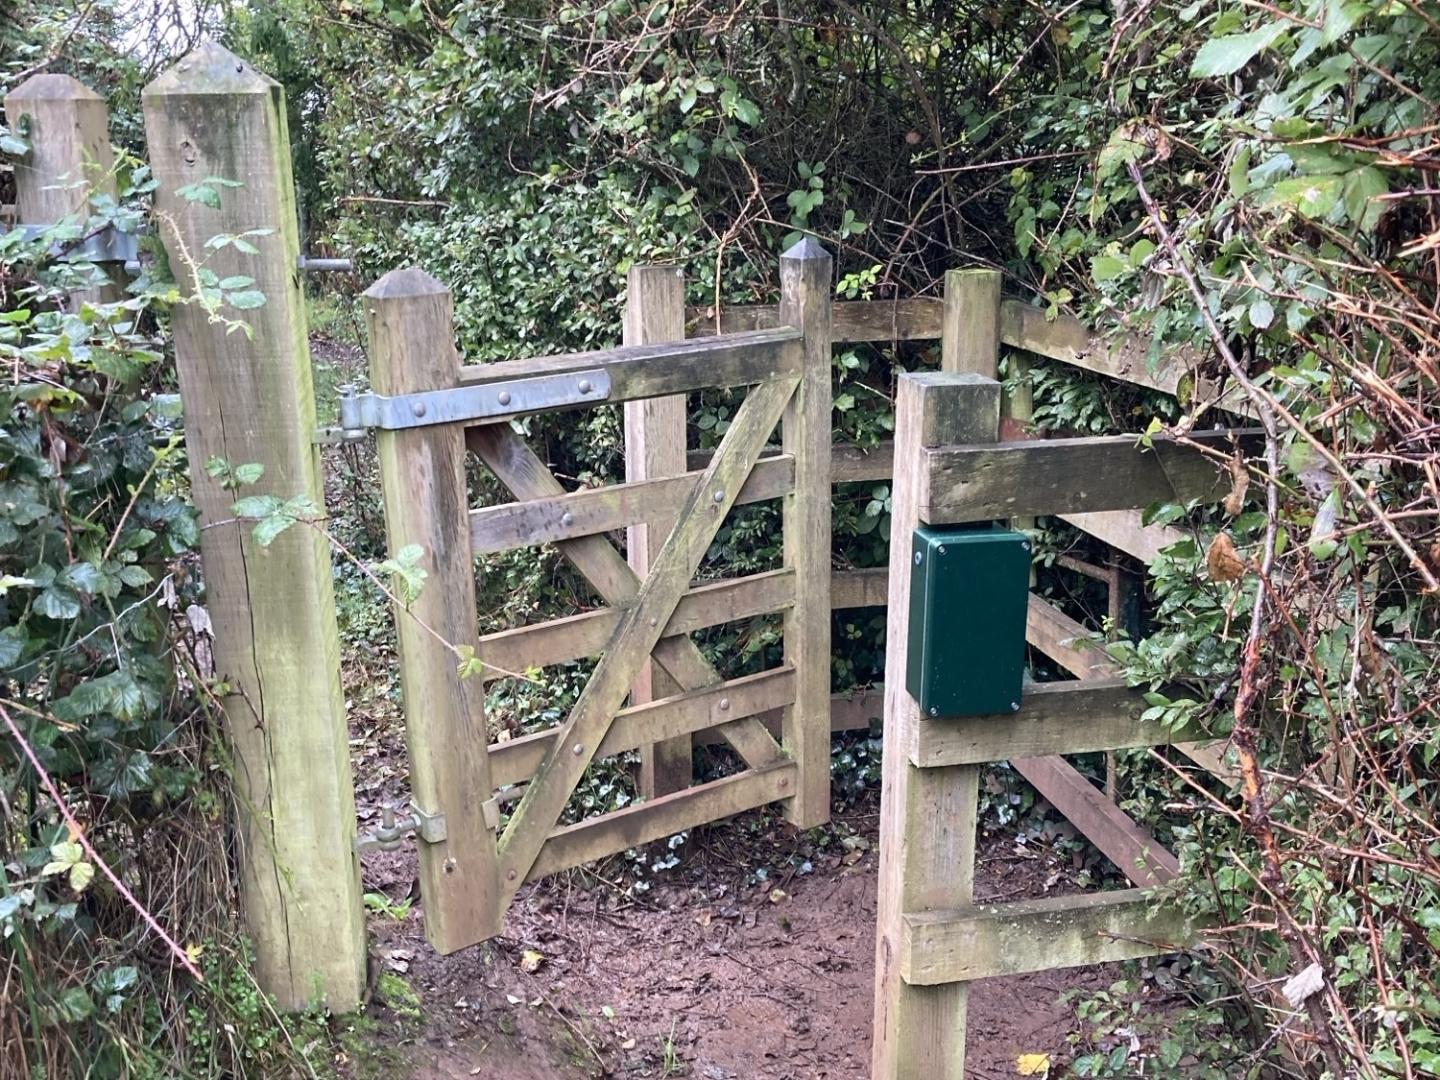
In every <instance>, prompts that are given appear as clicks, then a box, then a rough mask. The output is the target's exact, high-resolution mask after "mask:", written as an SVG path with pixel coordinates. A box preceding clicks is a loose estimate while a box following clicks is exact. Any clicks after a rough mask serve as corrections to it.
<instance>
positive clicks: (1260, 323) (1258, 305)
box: [1250, 297, 1275, 330]
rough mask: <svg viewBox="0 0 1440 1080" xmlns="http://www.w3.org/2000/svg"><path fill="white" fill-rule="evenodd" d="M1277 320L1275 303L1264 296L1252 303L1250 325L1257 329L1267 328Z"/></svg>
mask: <svg viewBox="0 0 1440 1080" xmlns="http://www.w3.org/2000/svg"><path fill="white" fill-rule="evenodd" d="M1274 321H1275V305H1274V304H1272V303H1270V301H1269V300H1266V299H1264V298H1263V297H1262V298H1261V299H1259V300H1256V301H1255V302H1254V303H1253V304H1251V305H1250V325H1251V326H1253V327H1255V329H1256V330H1266V329H1268V328H1269V327H1270V324H1271V323H1273V322H1274Z"/></svg>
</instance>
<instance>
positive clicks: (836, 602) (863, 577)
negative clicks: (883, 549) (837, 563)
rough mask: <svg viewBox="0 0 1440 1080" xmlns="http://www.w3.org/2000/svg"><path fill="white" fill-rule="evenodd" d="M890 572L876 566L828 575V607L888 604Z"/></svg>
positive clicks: (838, 608)
mask: <svg viewBox="0 0 1440 1080" xmlns="http://www.w3.org/2000/svg"><path fill="white" fill-rule="evenodd" d="M889 583H890V571H889V569H888V568H887V567H884V566H876V567H871V568H868V569H865V570H837V571H836V572H835V573H833V574H831V575H830V607H831V608H833V609H834V610H835V611H839V610H841V609H842V608H861V607H884V606H885V605H886V604H887V603H889V599H888V597H889V587H890V586H889Z"/></svg>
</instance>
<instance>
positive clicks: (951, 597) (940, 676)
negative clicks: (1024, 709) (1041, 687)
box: [905, 525, 1030, 717]
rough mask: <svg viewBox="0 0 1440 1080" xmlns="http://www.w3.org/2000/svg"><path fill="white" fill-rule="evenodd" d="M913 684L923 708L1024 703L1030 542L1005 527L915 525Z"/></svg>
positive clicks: (977, 712)
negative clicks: (1021, 701)
mask: <svg viewBox="0 0 1440 1080" xmlns="http://www.w3.org/2000/svg"><path fill="white" fill-rule="evenodd" d="M910 573H911V578H910V648H909V663H908V665H907V667H906V671H905V689H906V690H907V691H909V693H910V696H911V697H913V698H914V699H915V700H916V701H917V702H919V704H920V715H921V716H926V717H941V716H983V715H986V714H988V713H1002V712H1013V711H1015V710H1016V709H1018V708H1019V707H1020V686H1021V682H1022V680H1023V678H1024V674H1025V615H1026V609H1027V607H1028V604H1029V592H1030V541H1029V540H1028V539H1027V538H1026V536H1025V534H1024V533H1019V532H1015V531H1014V530H1012V529H1002V528H1000V527H998V526H991V525H985V526H981V527H979V528H975V527H969V528H967V527H965V526H949V527H944V528H922V529H916V530H915V537H914V541H913V545H912V551H911V560H910Z"/></svg>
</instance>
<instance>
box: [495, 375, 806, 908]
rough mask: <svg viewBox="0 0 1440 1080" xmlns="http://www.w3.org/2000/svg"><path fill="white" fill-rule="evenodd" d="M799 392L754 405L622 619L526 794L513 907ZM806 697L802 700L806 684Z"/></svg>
mask: <svg viewBox="0 0 1440 1080" xmlns="http://www.w3.org/2000/svg"><path fill="white" fill-rule="evenodd" d="M797 385H798V380H796V379H794V378H782V379H776V380H773V381H771V382H767V383H761V384H760V385H759V386H757V387H755V388H754V389H752V390H751V391H750V393H749V394H748V395H747V396H746V398H745V400H744V402H743V403H742V404H741V406H740V408H739V410H738V411H737V412H736V414H735V417H734V420H733V421H732V422H731V425H730V428H729V430H727V431H726V432H725V436H724V438H723V439H722V440H721V442H720V446H719V448H718V449H717V450H716V452H715V458H714V460H713V461H712V462H711V463H710V465H709V467H708V468H707V469H706V470H705V475H704V476H703V477H702V478H701V483H700V484H699V485H698V490H697V492H696V494H695V496H694V497H693V498H692V499H690V500H689V501H687V503H686V505H685V506H684V507H683V508H682V509H681V512H680V514H679V516H678V518H677V519H676V525H675V529H674V531H673V532H671V534H670V537H669V539H667V540H666V542H665V544H664V546H663V547H662V548H661V549H660V551H659V553H658V554H657V555H656V557H655V561H654V563H653V564H652V567H651V572H650V575H649V576H648V577H647V578H646V579H645V580H644V581H643V582H642V583H641V585H640V591H639V593H638V594H637V595H636V597H635V603H634V606H633V607H630V608H627V609H625V610H624V611H623V613H622V614H621V616H620V622H619V624H618V626H617V627H616V630H615V635H614V637H613V639H612V640H611V642H610V644H609V646H608V647H607V649H606V651H605V654H604V655H603V656H602V657H601V658H600V662H599V663H598V664H597V665H596V666H595V670H594V672H593V673H592V674H591V676H590V678H589V679H588V680H587V681H586V684H585V689H584V690H583V691H581V694H580V698H579V700H578V701H576V703H575V706H574V707H573V708H572V709H571V710H570V715H569V716H568V717H567V718H566V720H565V722H564V723H563V724H562V725H561V726H560V731H559V733H558V735H557V739H556V746H555V748H554V749H553V750H552V751H551V753H550V754H549V755H547V756H546V759H545V761H544V763H543V764H542V765H541V766H540V769H539V770H538V771H537V772H536V774H535V779H534V780H532V781H531V782H530V784H529V785H528V786H527V787H526V789H525V795H524V796H523V797H522V798H521V800H520V805H519V806H517V807H516V808H515V811H514V813H513V814H512V815H511V817H510V822H509V824H508V826H507V827H506V829H505V832H504V834H503V836H502V837H501V839H500V862H501V882H500V887H501V890H502V895H503V896H504V898H505V900H506V901H507V902H508V901H509V900H510V898H511V897H513V896H514V893H515V890H516V889H517V888H519V885H520V882H521V881H522V880H524V879H525V878H526V877H527V876H528V875H529V873H530V870H531V867H532V866H534V864H535V860H536V857H537V856H538V855H539V853H540V848H541V846H542V845H543V844H544V843H545V838H546V836H547V835H548V834H549V832H550V830H551V829H552V828H553V827H554V825H555V822H556V821H557V820H558V819H559V816H560V812H561V811H562V810H563V809H564V808H565V803H566V801H567V800H568V799H569V798H570V793H571V792H572V791H574V789H575V784H576V781H578V780H579V778H580V776H581V775H582V774H583V773H584V771H585V768H586V766H588V765H589V764H590V761H591V759H592V758H593V757H594V756H595V750H596V748H597V747H598V746H599V744H600V741H601V740H602V739H603V738H604V736H605V733H606V731H607V730H608V729H609V727H610V723H611V721H612V719H613V718H614V715H615V713H616V712H617V711H618V710H619V707H620V704H621V702H622V701H623V700H624V699H625V695H626V694H627V693H628V692H629V688H630V686H631V685H632V683H633V682H634V679H635V675H636V673H637V672H638V671H639V670H640V667H641V665H642V664H643V663H644V662H645V661H646V660H647V659H648V658H649V656H650V653H651V650H653V649H654V647H655V645H656V644H657V643H658V642H659V641H660V637H661V634H662V633H663V627H664V624H665V623H666V622H668V621H669V619H670V616H671V614H672V613H673V612H674V609H675V606H676V604H677V603H678V602H679V600H680V597H681V595H682V594H683V593H684V592H685V589H686V587H687V586H688V585H689V582H690V578H691V575H693V574H694V572H695V569H696V567H697V566H699V564H700V560H701V559H702V558H703V557H704V555H705V551H706V549H707V548H708V547H709V545H710V542H711V541H712V540H713V539H714V537H715V534H716V532H718V531H719V528H720V524H721V522H722V521H723V520H724V518H725V515H726V514H727V513H728V512H729V510H730V507H731V506H732V505H733V504H734V501H735V496H736V494H737V493H738V492H739V490H740V487H741V485H742V484H743V483H744V481H745V477H746V476H748V475H749V473H750V470H751V469H752V468H753V467H754V465H755V462H756V461H757V460H758V459H759V457H760V451H761V448H762V447H763V446H764V445H765V442H766V440H767V439H768V437H769V435H770V433H771V432H772V431H773V430H774V428H775V425H776V423H778V422H779V420H780V417H781V414H782V413H783V412H784V410H785V407H786V405H787V404H788V403H789V401H790V399H791V397H792V396H793V395H794V393H795V391H796V388H797ZM787 660H788V657H787ZM802 678H803V676H802ZM797 692H803V684H802V686H801V687H798V688H797ZM827 737H828V733H827Z"/></svg>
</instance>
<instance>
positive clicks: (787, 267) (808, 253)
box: [780, 237, 834, 829]
mask: <svg viewBox="0 0 1440 1080" xmlns="http://www.w3.org/2000/svg"><path fill="white" fill-rule="evenodd" d="M833 276H834V266H833V263H832V261H831V259H830V253H829V252H828V251H826V250H825V249H824V248H823V247H821V246H820V245H819V244H818V243H816V242H815V241H814V240H812V239H810V238H808V237H807V238H806V239H804V240H801V241H800V242H799V243H798V244H796V245H795V246H794V247H792V248H790V250H789V251H787V252H785V254H784V255H782V256H781V257H780V319H781V321H782V322H784V323H785V324H786V325H788V326H795V327H799V328H800V330H801V331H802V333H803V334H804V338H803V341H802V343H801V345H800V346H799V352H800V353H801V354H802V357H803V360H802V363H801V371H802V373H803V374H802V376H801V379H800V385H799V386H798V387H797V388H796V391H795V394H794V396H793V397H792V398H791V399H790V401H789V403H788V404H787V405H786V407H785V418H784V421H783V423H782V424H781V431H782V435H783V439H782V444H781V445H782V447H783V449H784V451H785V453H787V454H789V455H791V456H792V457H793V458H794V459H795V487H794V490H792V491H791V492H790V493H789V494H788V495H786V496H785V498H784V500H783V502H782V504H781V505H782V511H781V516H782V519H783V520H782V526H781V528H782V530H783V533H784V536H783V557H784V563H785V566H786V568H787V569H789V570H790V571H791V572H792V573H794V575H795V603H794V604H793V605H792V606H791V607H790V608H789V609H788V610H787V611H786V612H785V627H784V632H785V663H787V664H789V665H790V666H791V667H793V668H794V669H795V679H796V686H795V701H794V703H793V704H791V705H787V706H786V707H785V710H784V714H783V716H782V719H781V722H780V744H781V746H783V747H784V748H785V753H786V754H787V755H788V756H789V757H790V759H791V760H792V761H794V762H795V763H796V765H797V766H798V767H799V786H798V790H796V792H795V797H794V798H793V799H791V800H790V801H789V802H788V803H787V804H786V805H785V811H784V812H785V819H786V820H787V821H789V822H790V824H792V825H794V826H796V827H797V828H801V829H812V828H814V827H815V826H817V825H823V824H824V823H825V822H827V821H829V820H830V502H831V497H832V491H831V482H830V439H831V434H830V432H831V428H830V425H831V414H832V408H833V407H832V403H831V393H832V380H831V364H832V360H831V340H830V322H831V304H830V295H831V292H832V291H833V288H834V285H833V281H832V279H833Z"/></svg>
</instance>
